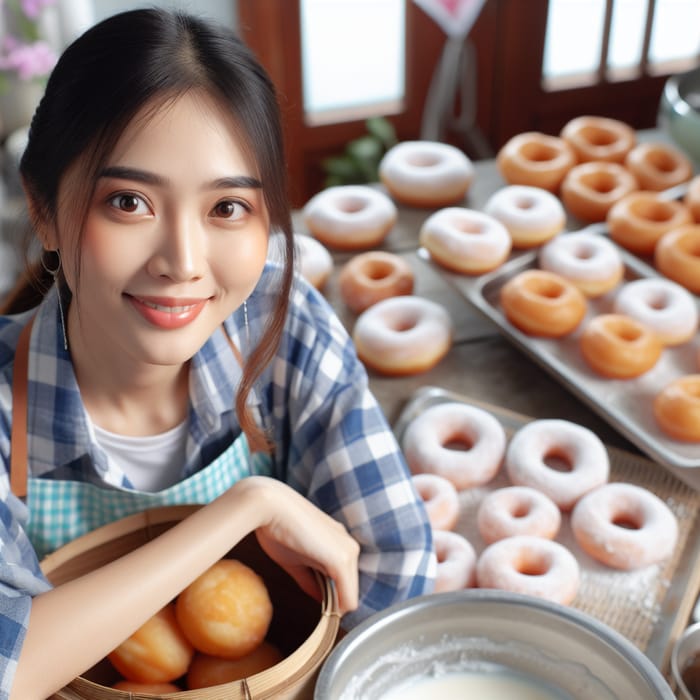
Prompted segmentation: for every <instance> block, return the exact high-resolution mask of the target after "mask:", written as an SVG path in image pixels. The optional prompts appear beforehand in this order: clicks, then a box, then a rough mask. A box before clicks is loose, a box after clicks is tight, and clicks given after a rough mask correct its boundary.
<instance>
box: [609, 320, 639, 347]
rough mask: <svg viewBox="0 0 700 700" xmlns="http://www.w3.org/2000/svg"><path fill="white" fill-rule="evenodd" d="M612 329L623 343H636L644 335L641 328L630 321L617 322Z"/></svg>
mask: <svg viewBox="0 0 700 700" xmlns="http://www.w3.org/2000/svg"><path fill="white" fill-rule="evenodd" d="M612 331H613V334H614V335H616V336H617V337H618V339H619V340H621V341H622V342H623V343H636V342H637V341H638V340H639V339H640V338H641V337H642V330H641V328H638V327H637V326H633V325H632V324H630V323H620V324H617V325H616V326H615V327H614V328H613V329H612Z"/></svg>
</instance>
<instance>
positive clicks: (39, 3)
mask: <svg viewBox="0 0 700 700" xmlns="http://www.w3.org/2000/svg"><path fill="white" fill-rule="evenodd" d="M55 2H56V0H22V1H21V4H22V12H24V14H25V15H27V17H29V19H37V17H39V15H40V14H41V11H42V10H43V9H44V8H45V7H51V5H54V4H55Z"/></svg>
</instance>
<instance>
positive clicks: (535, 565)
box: [515, 552, 551, 576]
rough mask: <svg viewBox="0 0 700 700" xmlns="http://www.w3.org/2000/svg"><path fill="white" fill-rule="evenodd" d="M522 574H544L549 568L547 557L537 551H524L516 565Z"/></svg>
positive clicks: (549, 563)
mask: <svg viewBox="0 0 700 700" xmlns="http://www.w3.org/2000/svg"><path fill="white" fill-rule="evenodd" d="M515 568H516V570H517V572H518V573H519V574H522V575H523V576H544V575H545V574H546V573H547V572H548V571H549V569H550V568H551V562H550V560H549V557H547V556H545V555H543V554H540V553H538V552H524V553H523V555H522V556H521V557H520V561H518V563H517V565H516V567H515Z"/></svg>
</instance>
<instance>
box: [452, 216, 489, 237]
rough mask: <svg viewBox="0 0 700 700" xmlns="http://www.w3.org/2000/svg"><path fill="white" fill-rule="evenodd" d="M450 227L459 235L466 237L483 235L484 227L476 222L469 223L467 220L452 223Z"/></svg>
mask: <svg viewBox="0 0 700 700" xmlns="http://www.w3.org/2000/svg"><path fill="white" fill-rule="evenodd" d="M452 226H453V227H454V228H455V230H456V231H459V232H460V233H466V234H468V235H473V234H480V233H484V231H485V229H484V227H483V226H482V225H481V224H480V223H479V222H478V221H470V220H467V219H459V220H455V221H453V222H452Z"/></svg>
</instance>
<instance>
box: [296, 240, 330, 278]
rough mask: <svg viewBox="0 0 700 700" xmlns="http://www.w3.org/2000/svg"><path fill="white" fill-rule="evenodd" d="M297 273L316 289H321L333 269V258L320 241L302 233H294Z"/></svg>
mask: <svg viewBox="0 0 700 700" xmlns="http://www.w3.org/2000/svg"><path fill="white" fill-rule="evenodd" d="M294 243H295V245H296V252H297V257H296V261H297V262H298V266H299V273H300V274H301V276H302V277H303V278H304V279H305V280H306V281H307V282H309V284H311V285H312V286H314V287H316V289H322V288H323V286H324V285H325V284H326V282H327V281H328V278H329V277H330V274H331V272H332V271H333V258H332V257H331V254H330V253H329V252H328V249H327V248H326V246H324V245H323V243H321V241H318V240H316V239H315V238H313V237H312V236H307V235H306V234H303V233H295V234H294Z"/></svg>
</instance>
